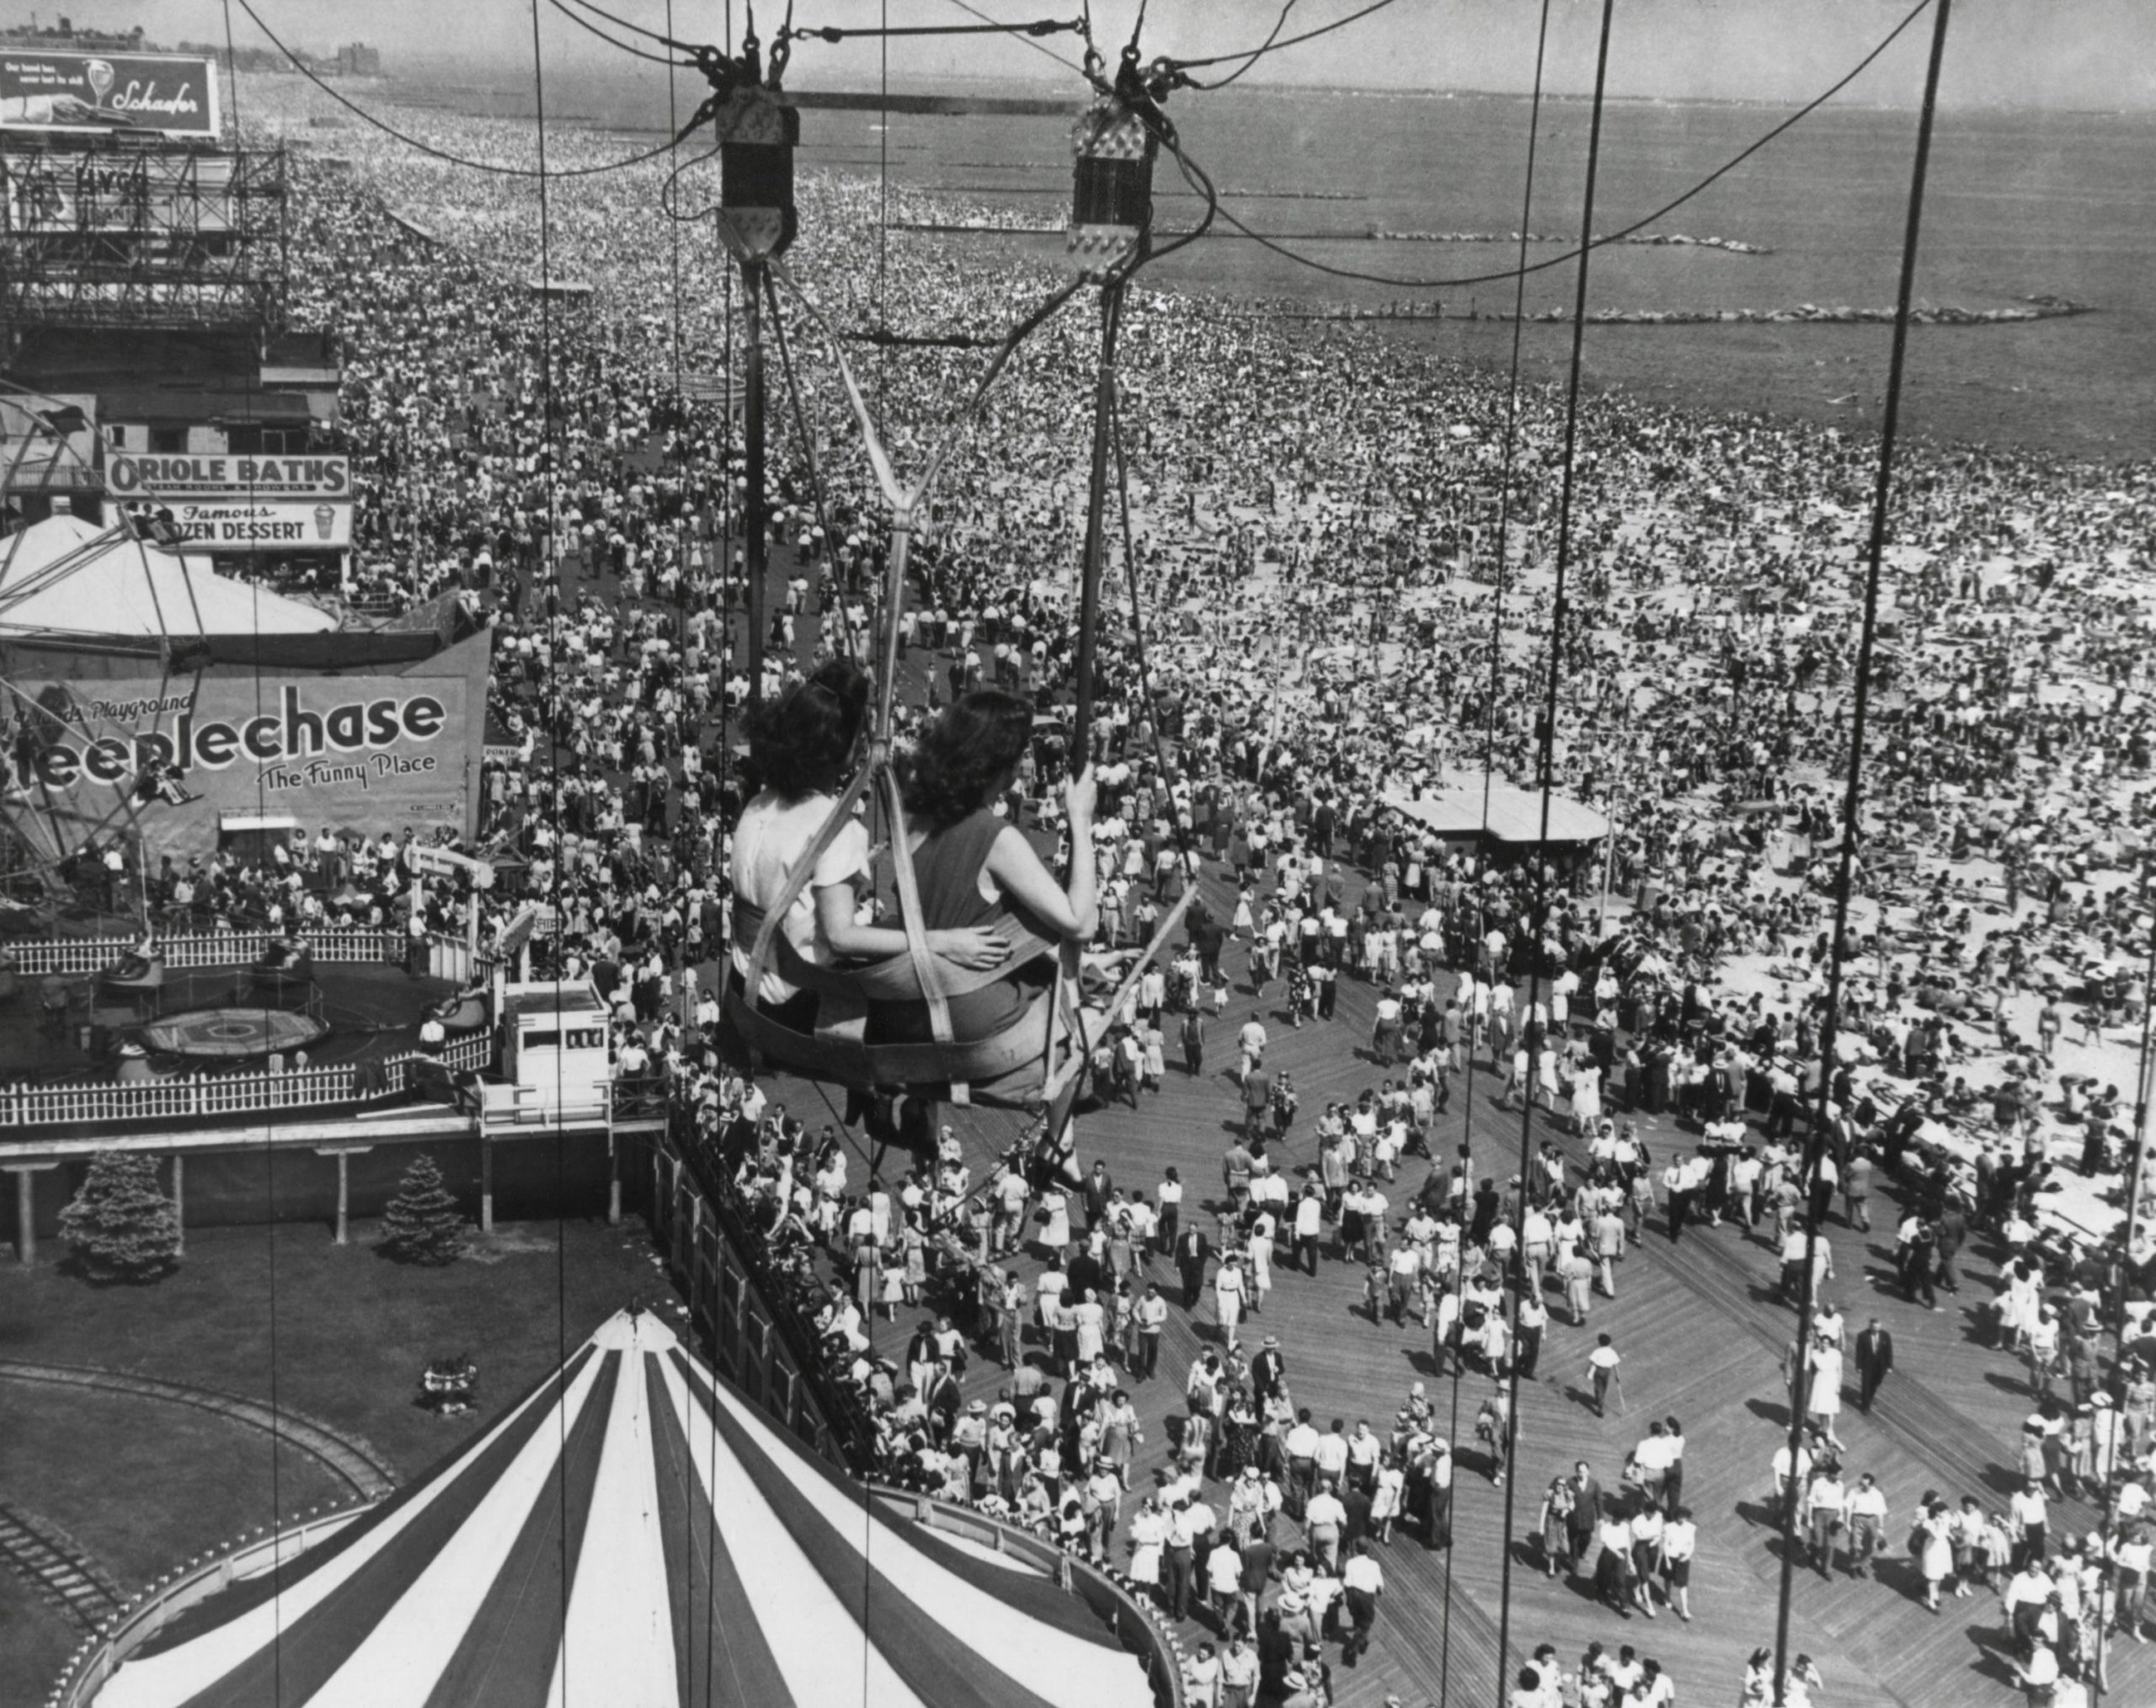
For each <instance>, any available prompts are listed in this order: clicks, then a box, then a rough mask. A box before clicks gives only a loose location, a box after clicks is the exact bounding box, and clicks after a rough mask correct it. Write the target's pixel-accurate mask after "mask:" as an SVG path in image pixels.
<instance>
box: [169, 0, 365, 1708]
mask: <svg viewBox="0 0 2156 1708" xmlns="http://www.w3.org/2000/svg"><path fill="white" fill-rule="evenodd" d="M222 10H223V13H224V23H225V66H226V68H227V71H228V72H230V73H231V78H232V143H233V147H235V148H237V147H238V146H239V141H240V136H241V124H240V110H239V56H238V55H237V53H236V52H235V51H234V50H233V35H232V0H224V5H223V8H222ZM257 379H259V366H256V365H250V366H248V414H249V415H252V414H253V413H254V411H253V388H254V384H255V382H256V381H257ZM129 531H130V532H131V533H132V532H133V531H134V530H133V529H132V527H130V530H129ZM141 549H142V548H141V543H140V539H139V536H137V543H136V551H137V552H141ZM179 562H180V574H181V579H183V580H184V581H185V582H186V583H187V584H188V586H189V595H190V597H191V596H192V592H193V581H192V578H191V577H189V575H188V574H187V560H186V558H184V557H183V558H181V559H180V560H179ZM146 567H147V566H146ZM248 582H249V594H248V597H249V602H250V607H251V609H252V611H253V635H252V637H251V638H252V640H253V654H254V660H253V662H254V709H255V713H256V715H257V716H258V717H259V715H260V714H261V711H262V590H261V584H260V583H259V581H257V580H256V579H255V578H253V576H249V577H248ZM150 585H151V588H152V592H153V593H154V591H155V589H156V586H157V583H156V580H155V579H154V578H152V579H151V582H150ZM160 626H162V624H161V625H160ZM195 629H196V633H197V634H198V636H200V638H203V639H205V640H206V639H207V638H208V637H207V635H206V634H205V633H203V631H202V622H201V611H200V608H199V607H198V608H197V610H196V611H195ZM162 650H163V651H165V653H166V654H167V656H169V655H170V643H169V641H168V642H167V643H166V646H165V647H164V648H163V649H162ZM201 682H202V674H201V671H200V670H199V669H198V670H196V672H195V693H196V694H199V693H200V691H201ZM157 697H158V699H159V700H160V701H162V700H163V698H164V693H163V689H162V688H160V690H159V692H158V696H157ZM159 715H160V716H161V717H162V715H163V714H162V713H160V714H159ZM266 779H267V771H266V770H263V769H261V768H258V773H257V776H256V778H255V805H256V809H257V812H258V814H260V813H262V812H263V811H264V809H266V808H267V806H268V804H269V798H268V789H267V781H266ZM147 857H148V849H147V846H145V845H144V844H143V843H142V842H141V840H140V839H139V837H138V838H137V841H136V862H137V863H138V867H139V865H140V863H141V862H143V861H145V860H147ZM148 913H149V910H148V908H147V905H145V907H144V909H143V930H144V936H145V937H146V938H147V937H148V936H149V918H148ZM183 1155H184V1153H183V1152H181V1151H179V1150H174V1151H173V1172H174V1173H175V1174H177V1173H179V1171H180V1170H181V1169H182V1168H183V1167H184V1163H183V1161H181V1158H182V1156H183ZM337 1167H338V1172H339V1184H340V1185H341V1184H342V1182H343V1179H344V1170H346V1169H347V1168H349V1167H350V1159H348V1158H346V1157H344V1156H339V1157H338V1159H337ZM262 1173H263V1188H264V1198H266V1199H267V1200H268V1205H267V1208H268V1209H269V1211H270V1214H268V1215H267V1216H265V1217H264V1226H265V1228H266V1229H267V1236H266V1238H265V1240H264V1244H265V1246H267V1248H268V1257H269V1262H268V1264H267V1266H266V1267H267V1268H268V1271H269V1274H268V1278H267V1281H268V1284H267V1287H266V1289H265V1290H266V1292H267V1294H268V1298H269V1305H270V1323H269V1327H268V1331H267V1333H266V1336H265V1339H266V1341H267V1343H268V1351H269V1355H270V1417H271V1418H272V1419H273V1420H274V1419H275V1418H276V1417H279V1416H280V1415H281V1407H280V1396H279V1383H278V1371H277V1365H278V1353H279V1347H278V1333H277V1318H278V1307H277V1218H276V1204H277V1116H276V1112H275V1110H271V1111H270V1113H268V1114H267V1115H266V1116H264V1119H263V1132H262ZM175 1196H177V1194H175ZM338 1209H339V1228H338V1232H339V1234H340V1235H341V1234H342V1233H343V1232H344V1228H343V1226H342V1212H343V1210H344V1195H343V1193H341V1192H340V1193H339V1202H338ZM181 1214H184V1212H182V1213H181ZM282 1458H283V1455H282V1454H280V1453H279V1452H278V1450H277V1444H276V1443H275V1441H274V1440H273V1441H272V1443H271V1444H270V1524H271V1525H272V1526H273V1528H275V1529H282V1528H283V1526H284V1508H285V1497H284V1476H283V1466H282V1464H281V1460H282ZM271 1599H272V1602H273V1604H275V1605H276V1606H277V1607H278V1609H279V1619H278V1624H279V1627H280V1631H281V1629H282V1627H283V1617H282V1604H283V1600H284V1580H283V1577H282V1576H281V1574H280V1576H279V1577H278V1580H277V1583H276V1587H275V1589H274V1590H273V1591H272V1595H271ZM270 1671H271V1677H272V1678H273V1679H275V1695H278V1696H280V1697H281V1696H282V1695H284V1677H285V1646H284V1644H283V1643H282V1642H281V1641H280V1642H274V1643H272V1644H271V1645H270Z"/></svg>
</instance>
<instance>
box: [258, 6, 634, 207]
mask: <svg viewBox="0 0 2156 1708" xmlns="http://www.w3.org/2000/svg"><path fill="white" fill-rule="evenodd" d="M232 3H234V4H236V5H237V6H238V8H239V9H240V10H241V11H243V12H244V13H247V15H248V17H249V18H251V19H253V20H254V27H255V28H256V29H259V30H260V31H261V32H262V33H263V34H264V35H266V36H268V37H269V38H270V45H272V46H273V47H275V49H276V50H277V51H278V52H279V53H280V54H282V55H283V56H285V58H286V60H287V61H290V62H291V67H292V69H293V70H295V71H296V72H299V73H300V75H301V76H302V77H305V78H306V79H307V81H308V82H309V83H312V84H313V85H314V86H315V88H318V89H319V90H321V91H322V93H323V94H325V95H327V96H328V97H329V99H331V100H333V101H334V102H336V103H337V104H338V105H339V106H340V107H342V108H344V110H345V111H346V112H348V113H350V114H351V115H353V116H354V117H355V118H356V119H359V120H361V121H362V122H363V123H365V124H367V125H372V126H373V127H374V128H375V129H376V130H377V131H381V132H382V135H384V136H388V137H392V138H393V139H394V140H396V141H399V142H402V143H403V145H404V146H405V147H407V148H410V149H414V150H416V151H417V152H419V153H421V154H424V155H425V156H427V157H429V158H430V159H433V160H439V161H440V162H441V163H443V164H444V165H446V166H461V167H462V168H464V169H465V170H466V171H467V172H483V173H488V174H490V175H492V176H494V177H496V178H534V179H536V178H537V177H539V176H540V175H541V172H542V168H534V167H529V166H498V165H496V164H494V163H493V162H491V161H486V160H474V159H472V158H471V157H469V156H467V155H462V154H453V153H451V152H450V151H449V150H447V149H446V148H437V147H435V145H434V144H433V143H431V142H423V141H420V140H419V138H418V137H417V136H412V135H411V134H410V133H409V132H408V131H400V130H398V128H397V127H396V126H395V125H392V124H390V123H389V122H388V121H387V120H383V119H379V118H376V116H375V115H373V114H372V113H370V112H369V111H368V110H367V109H366V108H365V107H362V106H361V105H360V104H359V103H358V102H356V101H355V100H353V99H351V98H350V96H348V95H346V94H345V93H344V92H343V91H341V90H340V89H339V88H337V87H336V85H335V84H334V83H330V82H329V81H328V79H327V78H325V77H322V76H320V75H319V74H318V73H317V72H316V71H315V69H314V68H313V67H312V66H310V65H308V64H307V61H305V60H303V59H302V58H301V57H300V56H299V55H297V54H296V53H294V52H293V51H292V50H291V48H289V47H287V46H286V45H285V43H284V41H283V40H282V38H280V36H279V35H278V34H277V32H276V31H275V30H274V29H271V28H270V26H269V25H268V24H265V23H264V21H263V19H262V14H261V13H259V12H257V11H256V10H255V9H254V8H253V5H252V4H250V3H249V0H232ZM673 147H674V144H673V143H672V142H671V141H667V142H662V143H660V144H659V147H656V148H647V149H645V150H644V151H643V152H642V153H641V154H632V155H630V156H628V157H627V158H626V159H622V160H609V161H605V162H602V163H600V164H599V165H596V166H568V167H563V168H562V169H560V170H559V171H558V172H553V173H551V174H549V175H551V176H552V177H553V178H554V179H570V178H596V177H598V176H600V174H601V173H609V172H622V171H626V170H627V168H630V167H632V166H641V165H643V163H645V162H646V161H648V160H656V159H658V158H659V156H660V155H662V154H665V153H667V152H670V151H671V150H672V148H673Z"/></svg>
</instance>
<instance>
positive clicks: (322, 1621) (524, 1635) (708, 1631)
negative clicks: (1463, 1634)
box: [97, 1311, 1153, 1708]
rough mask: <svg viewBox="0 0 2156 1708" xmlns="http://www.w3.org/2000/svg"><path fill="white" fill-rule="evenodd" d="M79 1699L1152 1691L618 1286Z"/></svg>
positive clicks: (1025, 1578) (845, 1698) (1129, 1663)
mask: <svg viewBox="0 0 2156 1708" xmlns="http://www.w3.org/2000/svg"><path fill="white" fill-rule="evenodd" d="M97 1701H98V1708H183V1705H184V1708H211V1705H216V1708H246V1705H255V1704H259V1705H262V1708H303V1705H304V1708H327V1705H330V1704H352V1705H365V1708H423V1705H440V1708H447V1705H451V1704H455V1705H458V1708H524V1705H526V1704H529V1705H531V1708H540V1705H542V1704H543V1705H549V1708H566V1705H573V1704H576V1703H579V1702H581V1703H588V1704H592V1705H600V1704H604V1705H606V1708H659V1705H664V1708H685V1705H689V1704H696V1705H699V1708H735V1705H739V1708H789V1705H791V1708H829V1705H831V1704H835V1703H859V1704H862V1705H870V1708H966V1705H978V1708H1150V1704H1151V1702H1152V1701H1153V1692H1152V1689H1151V1687H1150V1684H1148V1683H1147V1681H1146V1679H1145V1672H1144V1669H1143V1668H1142V1667H1141V1666H1140V1664H1139V1663H1138V1661H1137V1660H1136V1659H1135V1658H1134V1657H1133V1656H1132V1655H1130V1654H1129V1653H1127V1652H1125V1651H1124V1650H1123V1647H1121V1645H1120V1644H1119V1643H1118V1641H1117V1640H1116V1638H1115V1637H1114V1636H1113V1634H1112V1633H1111V1632H1110V1631H1108V1629H1107V1626H1106V1625H1103V1624H1102V1623H1101V1622H1100V1621H1099V1620H1098V1619H1097V1618H1096V1616H1095V1615H1093V1613H1092V1612H1091V1610H1090V1609H1089V1608H1088V1607H1087V1605H1086V1603H1085V1601H1084V1600H1083V1599H1081V1598H1080V1597H1078V1596H1076V1595H1074V1594H1072V1593H1069V1592H1067V1591H1065V1590H1063V1589H1061V1588H1058V1587H1057V1585H1056V1584H1055V1583H1054V1582H1053V1581H1052V1580H1051V1579H1050V1578H1049V1577H1046V1576H1044V1575H1043V1574H1041V1573H1040V1572H1035V1571H1033V1570H1031V1569H1029V1568H1026V1567H1021V1566H1019V1565H1018V1564H1017V1562H1016V1561H1013V1560H1012V1559H1011V1558H1010V1557H1009V1556H1004V1555H999V1554H994V1553H992V1552H990V1551H986V1550H977V1549H975V1548H974V1547H972V1546H969V1545H967V1544H965V1543H963V1542H961V1541H958V1540H953V1539H952V1538H950V1537H948V1536H947V1535H942V1534H939V1533H936V1532H931V1531H930V1530H928V1529H926V1528H925V1527H924V1526H921V1525H919V1524H915V1522H913V1521H912V1519H910V1517H908V1516H905V1514H904V1513H903V1512H902V1511H901V1509H900V1508H899V1507H898V1506H897V1504H896V1503H893V1502H892V1501H891V1500H889V1498H888V1497H878V1496H873V1495H872V1494H870V1493H869V1492H867V1490H865V1489H864V1488H863V1487H862V1486H861V1485H859V1484H857V1483H856V1482H854V1481H851V1479H849V1478H847V1477H846V1476H844V1475H843V1474H842V1473H841V1472H840V1471H838V1470H835V1469H834V1468H832V1467H831V1466H830V1465H826V1464H825V1463H824V1462H823V1461H822V1460H819V1459H817V1458H814V1457H813V1456H812V1455H811V1454H809V1453H808V1452H807V1451H806V1450H804V1449H803V1446H802V1445H801V1444H800V1443H798V1441H797V1440H795V1439H794V1438H792V1437H791V1436H790V1435H788V1434H787V1433H784V1432H783V1431H782V1430H781V1429H780V1428H777V1427H776V1425H775V1424H774V1423H773V1422H771V1420H770V1419H769V1418H768V1417H766V1415H765V1414H764V1413H763V1412H760V1410H758V1409H757V1408H756V1407H755V1406H752V1405H751V1404H750V1402H749V1401H747V1400H746V1399H745V1398H744V1397H743V1396H742V1395H741V1394H740V1393H739V1391H738V1390H736V1389H734V1387H733V1385H731V1384H730V1383H728V1382H727V1381H726V1380H723V1379H721V1378H717V1377H714V1375H713V1374H712V1372H711V1371H710V1370H709V1369H707V1367H706V1366H705V1365H703V1364H702V1363H700V1362H699V1361H698V1360H696V1358H692V1357H691V1355H690V1354H689V1353H687V1351H686V1349H684V1348H682V1346H681V1345H680V1342H677V1341H676V1339H675V1337H674V1335H673V1333H672V1332H670V1330H669V1329H667V1328H666V1326H664V1324H663V1323H661V1322H660V1321H658V1319H656V1318H655V1317H653V1316H648V1315H639V1314H632V1313H630V1312H626V1311H625V1312H622V1313H621V1314H620V1315H617V1316H615V1317H613V1318H611V1320H610V1321H607V1322H606V1324H604V1325H603V1326H601V1327H600V1330H599V1332H597V1333H595V1335H593V1336H592V1337H591V1338H590V1340H589V1341H588V1342H585V1343H584V1346H583V1347H582V1348H579V1350H578V1351H577V1353H575V1354H574V1356H573V1357H572V1358H570V1359H569V1360H568V1363H567V1364H564V1365H563V1368H562V1369H560V1370H559V1371H558V1372H557V1373H556V1374H554V1375H552V1376H550V1377H548V1378H547V1380H544V1381H542V1383H540V1384H539V1385H538V1386H537V1387H536V1388H535V1389H534V1390H532V1391H531V1393H529V1394H527V1395H526V1396H525V1397H524V1398H523V1399H522V1400H521V1401H519V1402H518V1403H517V1404H516V1405H515V1406H512V1407H510V1410H509V1411H508V1412H506V1413H505V1414H504V1416H503V1417H500V1418H499V1420H497V1421H496V1422H494V1424H493V1425H492V1427H490V1428H488V1429H486V1430H485V1431H484V1432H483V1433H481V1434H479V1435H478V1436H477V1437H475V1438H473V1439H472V1441H471V1443H470V1444H468V1445H467V1446H466V1447H465V1448H463V1449H462V1450H461V1451H459V1452H458V1453H456V1454H455V1455H454V1456H453V1457H452V1458H451V1459H449V1460H446V1461H445V1462H444V1463H443V1464H442V1465H440V1466H439V1467H437V1468H436V1469H435V1470H434V1471H433V1472H431V1473H430V1475H428V1476H426V1477H424V1479H422V1480H421V1481H418V1482H415V1483H413V1484H410V1485H408V1486H406V1487H404V1488H403V1489H401V1490H399V1491H398V1492H397V1493H396V1494H394V1495H392V1496H391V1497H389V1498H388V1499H387V1500H385V1501H383V1502H382V1503H381V1504H380V1505H379V1506H377V1507H376V1508H373V1509H372V1510H371V1511H370V1512H368V1513H366V1515H365V1516H364V1517H362V1518H360V1519H356V1520H355V1521H354V1522H353V1523H352V1524H350V1525H349V1526H348V1527H346V1528H345V1529H344V1530H342V1531H341V1532H339V1534H337V1535H335V1536H334V1537H333V1538H332V1539H330V1540H327V1541H324V1542H323V1543H321V1544H320V1545H318V1546H316V1547H315V1548H313V1549H312V1550H310V1551H308V1552H307V1553H306V1554H304V1555H302V1556H298V1557H297V1558H296V1559H292V1560H289V1561H287V1563H286V1565H285V1567H283V1568H282V1570H281V1572H264V1573H263V1574H262V1575H261V1576H259V1577H255V1578H253V1579H251V1580H247V1581H244V1582H242V1583H237V1584H236V1585H234V1586H233V1587H232V1588H230V1589H228V1590H227V1591H225V1592H224V1593H221V1594H220V1595H217V1596H216V1597H214V1598H212V1599H211V1600H209V1601H206V1602H205V1603H203V1604H200V1606H198V1607H196V1608H194V1609H189V1611H188V1612H187V1613H185V1614H184V1615H181V1616H180V1617H179V1618H178V1619H177V1620H174V1621H173V1624H171V1625H168V1626H167V1627H166V1628H165V1629H164V1630H163V1631H161V1632H160V1633H158V1635H157V1636H156V1637H155V1638H153V1639H152V1641H150V1642H149V1643H147V1644H146V1645H145V1646H144V1647H141V1649H138V1650H137V1651H136V1652H135V1653H134V1654H133V1655H132V1656H131V1657H130V1658H129V1659H128V1660H127V1661H126V1662H125V1664H123V1665H122V1666H121V1667H120V1669H119V1671H118V1672H117V1673H115V1675H114V1676H113V1678H112V1679H111V1681H110V1682H109V1684H107V1685H106V1686H105V1688H104V1690H103V1691H102V1692H100V1694H99V1696H98V1699H97Z"/></svg>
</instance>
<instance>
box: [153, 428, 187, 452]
mask: <svg viewBox="0 0 2156 1708" xmlns="http://www.w3.org/2000/svg"><path fill="white" fill-rule="evenodd" d="M150 452H151V454H152V456H186V454H187V430H186V429H185V428H184V427H152V429H151V430H150Z"/></svg>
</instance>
